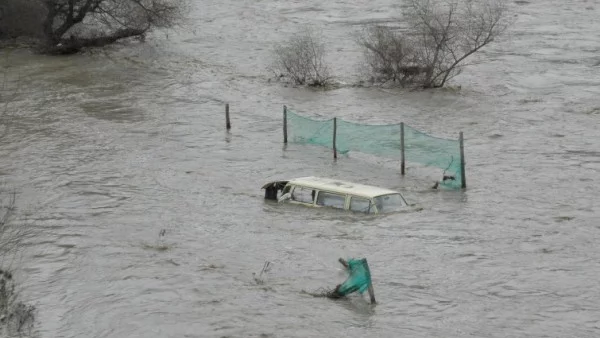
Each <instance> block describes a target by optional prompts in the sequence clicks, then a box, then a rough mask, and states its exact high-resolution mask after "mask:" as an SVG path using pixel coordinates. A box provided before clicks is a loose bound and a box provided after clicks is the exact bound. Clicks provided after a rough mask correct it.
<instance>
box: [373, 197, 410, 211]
mask: <svg viewBox="0 0 600 338" xmlns="http://www.w3.org/2000/svg"><path fill="white" fill-rule="evenodd" d="M373 200H374V201H375V205H376V206H377V211H378V212H380V213H387V212H396V211H400V210H402V208H403V207H405V206H406V205H407V203H406V201H405V200H404V198H403V197H402V195H400V194H389V195H383V196H377V197H375V198H373Z"/></svg>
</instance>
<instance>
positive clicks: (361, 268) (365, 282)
mask: <svg viewBox="0 0 600 338" xmlns="http://www.w3.org/2000/svg"><path fill="white" fill-rule="evenodd" d="M348 271H349V272H350V276H348V279H346V281H344V283H342V286H340V288H339V289H338V294H340V295H341V296H346V295H348V294H351V293H353V292H356V291H358V292H360V293H361V294H362V293H363V292H365V290H367V288H369V285H370V284H371V271H369V265H368V264H367V260H366V259H364V258H362V259H349V260H348Z"/></svg>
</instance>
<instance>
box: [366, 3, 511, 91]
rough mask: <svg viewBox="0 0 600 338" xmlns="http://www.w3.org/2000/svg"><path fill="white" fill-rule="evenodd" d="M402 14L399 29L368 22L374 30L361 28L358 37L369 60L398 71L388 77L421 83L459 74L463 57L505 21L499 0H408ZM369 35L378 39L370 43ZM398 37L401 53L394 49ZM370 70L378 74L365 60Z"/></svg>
mask: <svg viewBox="0 0 600 338" xmlns="http://www.w3.org/2000/svg"><path fill="white" fill-rule="evenodd" d="M403 18H404V20H403V23H404V24H405V27H403V29H398V30H393V29H392V28H390V27H378V28H371V30H370V32H378V34H373V33H370V34H365V35H363V38H361V39H359V40H358V42H359V44H360V45H361V46H362V47H363V48H364V49H365V50H366V55H367V63H368V64H369V65H373V64H374V65H379V64H384V63H386V62H388V63H390V62H391V63H392V64H393V65H394V67H393V70H394V72H395V73H399V74H401V75H402V77H401V78H400V79H399V78H398V77H397V76H393V77H392V78H391V79H392V80H394V81H398V82H400V83H402V84H404V83H405V82H406V81H407V80H408V82H410V83H413V84H417V85H420V86H422V87H424V88H437V87H443V86H444V85H445V84H446V83H447V81H448V80H449V79H451V78H453V77H454V76H456V75H458V74H460V72H461V71H462V69H463V67H464V66H466V65H467V63H466V60H467V58H469V57H470V56H471V55H472V54H474V53H476V52H478V51H479V50H481V48H483V47H485V46H486V45H488V44H489V43H491V42H492V41H493V40H494V39H495V38H497V37H498V36H500V35H501V34H502V33H503V32H504V31H505V30H506V28H507V27H508V11H507V7H506V5H505V3H504V0H462V1H459V0H409V6H408V10H407V11H406V12H404V13H403ZM368 32H369V31H368ZM373 37H375V41H376V42H379V43H373ZM378 37H381V38H379V39H377V38H378ZM400 42H401V43H402V46H403V49H402V50H403V51H404V52H402V53H398V52H397V49H398V47H397V46H398V45H399V44H400ZM390 45H391V46H392V47H390ZM369 57H370V59H369ZM373 59H375V61H376V62H373ZM390 60H391V61H390ZM371 71H372V72H373V73H374V74H376V75H381V74H382V71H381V70H380V68H377V67H373V66H371ZM384 79H386V78H385V77H384ZM386 80H388V79H386Z"/></svg>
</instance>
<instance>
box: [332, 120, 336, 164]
mask: <svg viewBox="0 0 600 338" xmlns="http://www.w3.org/2000/svg"><path fill="white" fill-rule="evenodd" d="M336 135H337V117H334V118H333V158H334V159H337V148H336V145H335V141H336V140H335V139H336Z"/></svg>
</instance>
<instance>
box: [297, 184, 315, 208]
mask: <svg viewBox="0 0 600 338" xmlns="http://www.w3.org/2000/svg"><path fill="white" fill-rule="evenodd" d="M313 191H314V190H313V189H310V188H305V187H299V186H296V187H295V188H294V190H293V191H292V200H293V201H296V202H302V203H308V204H313V196H314V193H313Z"/></svg>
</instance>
